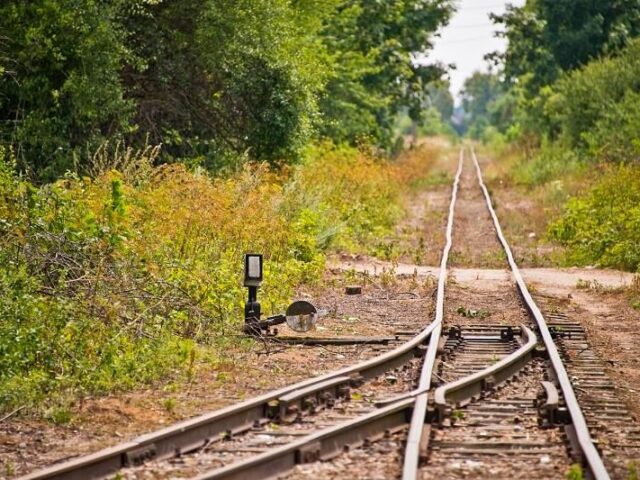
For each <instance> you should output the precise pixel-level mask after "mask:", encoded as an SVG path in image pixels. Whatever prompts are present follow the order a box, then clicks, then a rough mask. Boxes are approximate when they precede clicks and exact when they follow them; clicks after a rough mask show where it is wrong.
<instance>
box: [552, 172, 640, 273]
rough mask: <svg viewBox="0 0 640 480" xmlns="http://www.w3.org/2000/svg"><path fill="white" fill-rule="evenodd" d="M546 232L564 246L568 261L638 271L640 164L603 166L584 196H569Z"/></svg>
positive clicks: (639, 247)
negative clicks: (561, 211) (602, 171)
mask: <svg viewBox="0 0 640 480" xmlns="http://www.w3.org/2000/svg"><path fill="white" fill-rule="evenodd" d="M549 236H550V237H551V238H552V239H554V240H556V241H558V242H560V243H561V244H562V245H565V246H566V247H567V262H569V263H572V264H578V265H587V264H597V265H599V266H603V267H614V268H622V269H625V270H630V271H637V270H638V266H639V265H640V167H638V166H633V165H620V166H617V167H613V166H609V167H605V172H604V174H603V175H602V177H601V178H600V179H599V180H598V181H597V183H596V184H595V185H594V186H593V188H591V190H590V191H589V192H587V193H586V194H585V195H584V196H581V197H574V198H572V199H570V200H569V202H568V203H567V205H566V207H565V212H564V214H563V216H562V217H561V218H560V219H559V220H558V221H556V222H555V223H553V224H552V225H551V226H550V228H549Z"/></svg>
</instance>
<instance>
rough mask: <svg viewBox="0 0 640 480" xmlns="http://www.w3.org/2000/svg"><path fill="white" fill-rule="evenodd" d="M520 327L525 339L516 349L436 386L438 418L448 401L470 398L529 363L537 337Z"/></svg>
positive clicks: (462, 400) (497, 383) (435, 397)
mask: <svg viewBox="0 0 640 480" xmlns="http://www.w3.org/2000/svg"><path fill="white" fill-rule="evenodd" d="M520 329H521V330H522V333H523V334H524V335H525V336H526V340H525V343H524V345H522V346H521V347H520V348H519V349H518V350H516V351H515V352H513V353H512V354H510V355H507V356H506V357H504V358H503V359H502V360H500V361H499V362H496V363H495V364H493V365H490V366H489V367H487V368H485V369H483V370H480V371H479V372H475V373H472V374H471V375H468V376H466V377H463V378H460V379H459V380H456V381H454V382H450V383H447V384H445V385H442V386H440V387H438V388H436V391H435V392H434V394H433V399H434V403H435V406H436V409H437V411H438V412H439V415H440V420H442V419H443V414H444V412H445V410H446V407H447V403H448V402H451V401H454V402H456V403H458V402H464V401H467V400H470V399H471V398H473V397H474V396H476V395H479V394H481V393H482V392H483V391H485V390H487V389H488V388H491V387H495V386H497V385H499V384H500V383H502V382H504V381H505V380H507V379H508V378H511V377H512V376H513V375H515V374H516V373H517V372H518V371H520V370H521V369H522V368H524V366H525V365H526V364H527V363H529V361H530V360H531V357H532V356H533V350H534V349H535V348H536V344H537V343H538V339H537V338H536V335H535V333H533V331H532V330H531V329H530V328H528V327H526V326H525V325H521V326H520Z"/></svg>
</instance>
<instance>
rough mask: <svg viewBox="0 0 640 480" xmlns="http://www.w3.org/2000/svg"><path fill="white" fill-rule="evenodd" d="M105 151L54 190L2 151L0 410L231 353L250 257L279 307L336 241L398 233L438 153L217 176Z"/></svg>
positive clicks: (316, 161) (320, 161) (341, 152)
mask: <svg viewBox="0 0 640 480" xmlns="http://www.w3.org/2000/svg"><path fill="white" fill-rule="evenodd" d="M105 151H107V152H108V151H109V150H108V149H107V150H103V151H101V152H99V155H98V156H97V157H96V158H97V159H98V160H97V161H96V162H95V167H96V168H95V169H94V170H93V172H94V174H95V177H93V178H89V177H80V176H78V175H68V176H67V177H66V178H65V179H63V180H60V181H58V182H56V183H54V184H50V185H44V186H41V187H36V186H34V185H31V184H30V183H29V182H27V181H25V180H24V179H21V178H19V177H18V176H17V175H16V174H15V173H14V170H13V167H12V160H11V156H10V155H9V154H8V152H4V153H2V155H0V157H1V158H2V160H0V410H6V409H9V408H13V407H15V406H16V405H30V406H36V405H40V406H42V402H43V401H44V400H45V399H47V402H58V401H63V400H64V399H65V398H73V397H74V396H76V395H82V394H85V393H92V394H93V393H102V392H108V391H113V390H117V389H123V388H131V387H133V386H135V385H138V384H140V383H143V382H149V381H152V380H153V379H156V378H158V377H160V376H162V375H175V374H180V372H182V373H184V372H185V371H186V370H188V369H189V368H191V366H192V365H193V358H194V355H197V354H199V352H201V351H202V349H206V350H207V351H208V355H213V356H215V355H224V350H225V345H226V344H228V342H229V341H233V340H230V339H233V338H234V337H233V335H234V334H236V333H237V332H239V329H240V325H241V322H242V307H243V301H244V289H243V288H242V279H241V275H242V258H243V253H245V252H261V253H263V254H264V256H265V282H264V285H263V288H262V294H261V302H262V304H263V308H264V310H265V311H266V312H267V313H269V312H275V311H278V310H280V309H282V308H283V307H284V306H285V305H286V303H287V302H288V301H289V300H290V298H291V297H292V295H293V292H294V289H295V287H296V286H297V285H300V284H301V283H313V282H318V281H319V280H320V278H321V276H322V273H323V269H324V261H325V254H326V252H327V251H328V250H331V249H334V250H335V249H339V250H352V251H353V250H362V249H366V248H367V245H369V244H371V243H372V242H375V240H376V238H377V237H378V236H379V235H383V234H385V233H388V232H390V231H391V228H392V227H393V225H394V223H395V222H396V221H397V220H398V219H399V218H400V216H401V215H402V208H401V204H402V202H401V196H402V195H401V194H402V190H404V189H408V188H409V184H411V183H412V182H413V181H415V180H416V178H419V177H420V176H426V175H428V174H429V171H428V166H429V165H430V162H431V161H432V156H433V155H434V154H435V152H434V151H429V150H425V151H421V152H413V153H412V154H410V155H407V156H405V157H404V158H403V159H401V160H399V161H398V162H395V163H389V162H386V161H382V160H380V159H376V158H374V157H373V156H372V155H369V154H367V153H363V152H361V151H358V150H355V149H352V148H347V147H334V146H332V145H328V144H325V145H318V146H315V147H313V148H311V149H310V150H309V152H308V153H307V155H306V161H305V162H304V163H302V164H301V165H299V166H296V167H291V168H290V169H288V170H285V171H273V170H270V169H269V168H268V167H267V166H266V165H262V164H257V165H250V166H246V167H245V168H244V169H243V170H241V171H240V172H238V173H236V174H233V175H231V176H228V177H225V178H211V177H210V176H209V175H208V174H206V173H205V172H203V171H199V170H189V169H187V168H186V167H185V166H184V165H181V164H177V165H163V166H153V165H152V164H153V159H154V155H156V154H157V150H154V149H144V150H142V151H140V152H130V151H128V150H126V149H124V150H118V149H117V148H116V149H115V150H111V151H112V152H113V158H109V155H108V154H107V153H105ZM123 152H125V153H123ZM127 152H128V153H127ZM113 166H116V167H119V168H121V169H122V171H118V170H115V169H112V168H111V167H113Z"/></svg>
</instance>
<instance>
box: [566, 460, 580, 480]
mask: <svg viewBox="0 0 640 480" xmlns="http://www.w3.org/2000/svg"><path fill="white" fill-rule="evenodd" d="M565 478H566V479H567V480H584V472H583V471H582V467H581V466H580V465H579V464H577V463H574V464H573V465H571V467H569V470H568V471H567V473H566V475H565Z"/></svg>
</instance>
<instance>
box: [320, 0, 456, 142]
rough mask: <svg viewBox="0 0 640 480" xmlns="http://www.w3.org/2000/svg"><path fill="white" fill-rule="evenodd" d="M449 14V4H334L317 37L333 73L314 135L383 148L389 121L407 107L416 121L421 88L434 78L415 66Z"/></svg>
mask: <svg viewBox="0 0 640 480" xmlns="http://www.w3.org/2000/svg"><path fill="white" fill-rule="evenodd" d="M452 11H453V2H451V1H450V0H436V1H432V2H423V1H420V0H391V1H385V2H368V1H366V0H346V1H342V2H340V4H339V5H338V7H337V9H336V12H335V14H334V15H333V16H331V18H330V21H329V22H328V23H327V24H326V28H325V30H324V32H323V35H324V39H325V44H326V45H327V50H328V51H329V52H331V55H332V60H333V65H334V74H333V75H332V76H331V77H330V80H329V83H328V85H327V90H326V93H325V94H324V95H323V96H322V99H321V103H320V105H321V110H322V114H323V120H324V121H323V123H322V124H321V126H320V132H321V134H322V135H324V136H327V137H330V138H332V139H334V140H336V141H339V142H341V141H346V142H350V143H357V142H358V141H359V140H362V139H369V140H370V141H372V142H373V143H376V144H378V145H380V146H383V147H389V146H390V145H391V142H392V139H393V138H392V137H393V126H394V121H395V117H396V115H397V114H398V113H399V112H400V111H401V110H402V109H403V108H407V109H408V112H409V116H410V117H411V118H412V120H414V121H419V120H420V116H421V114H422V112H423V107H424V104H425V101H426V98H427V96H428V85H429V84H430V83H431V82H432V81H434V80H437V79H439V78H440V77H441V76H442V73H443V70H442V68H441V67H439V66H436V65H421V64H419V63H417V62H416V61H415V58H416V56H417V54H418V53H420V52H424V51H427V50H429V49H430V48H431V47H432V45H431V42H430V37H431V35H432V34H433V33H434V32H435V31H436V30H437V29H438V28H439V27H440V26H441V25H442V24H444V23H446V22H447V21H448V19H449V17H450V15H451V13H452Z"/></svg>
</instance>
